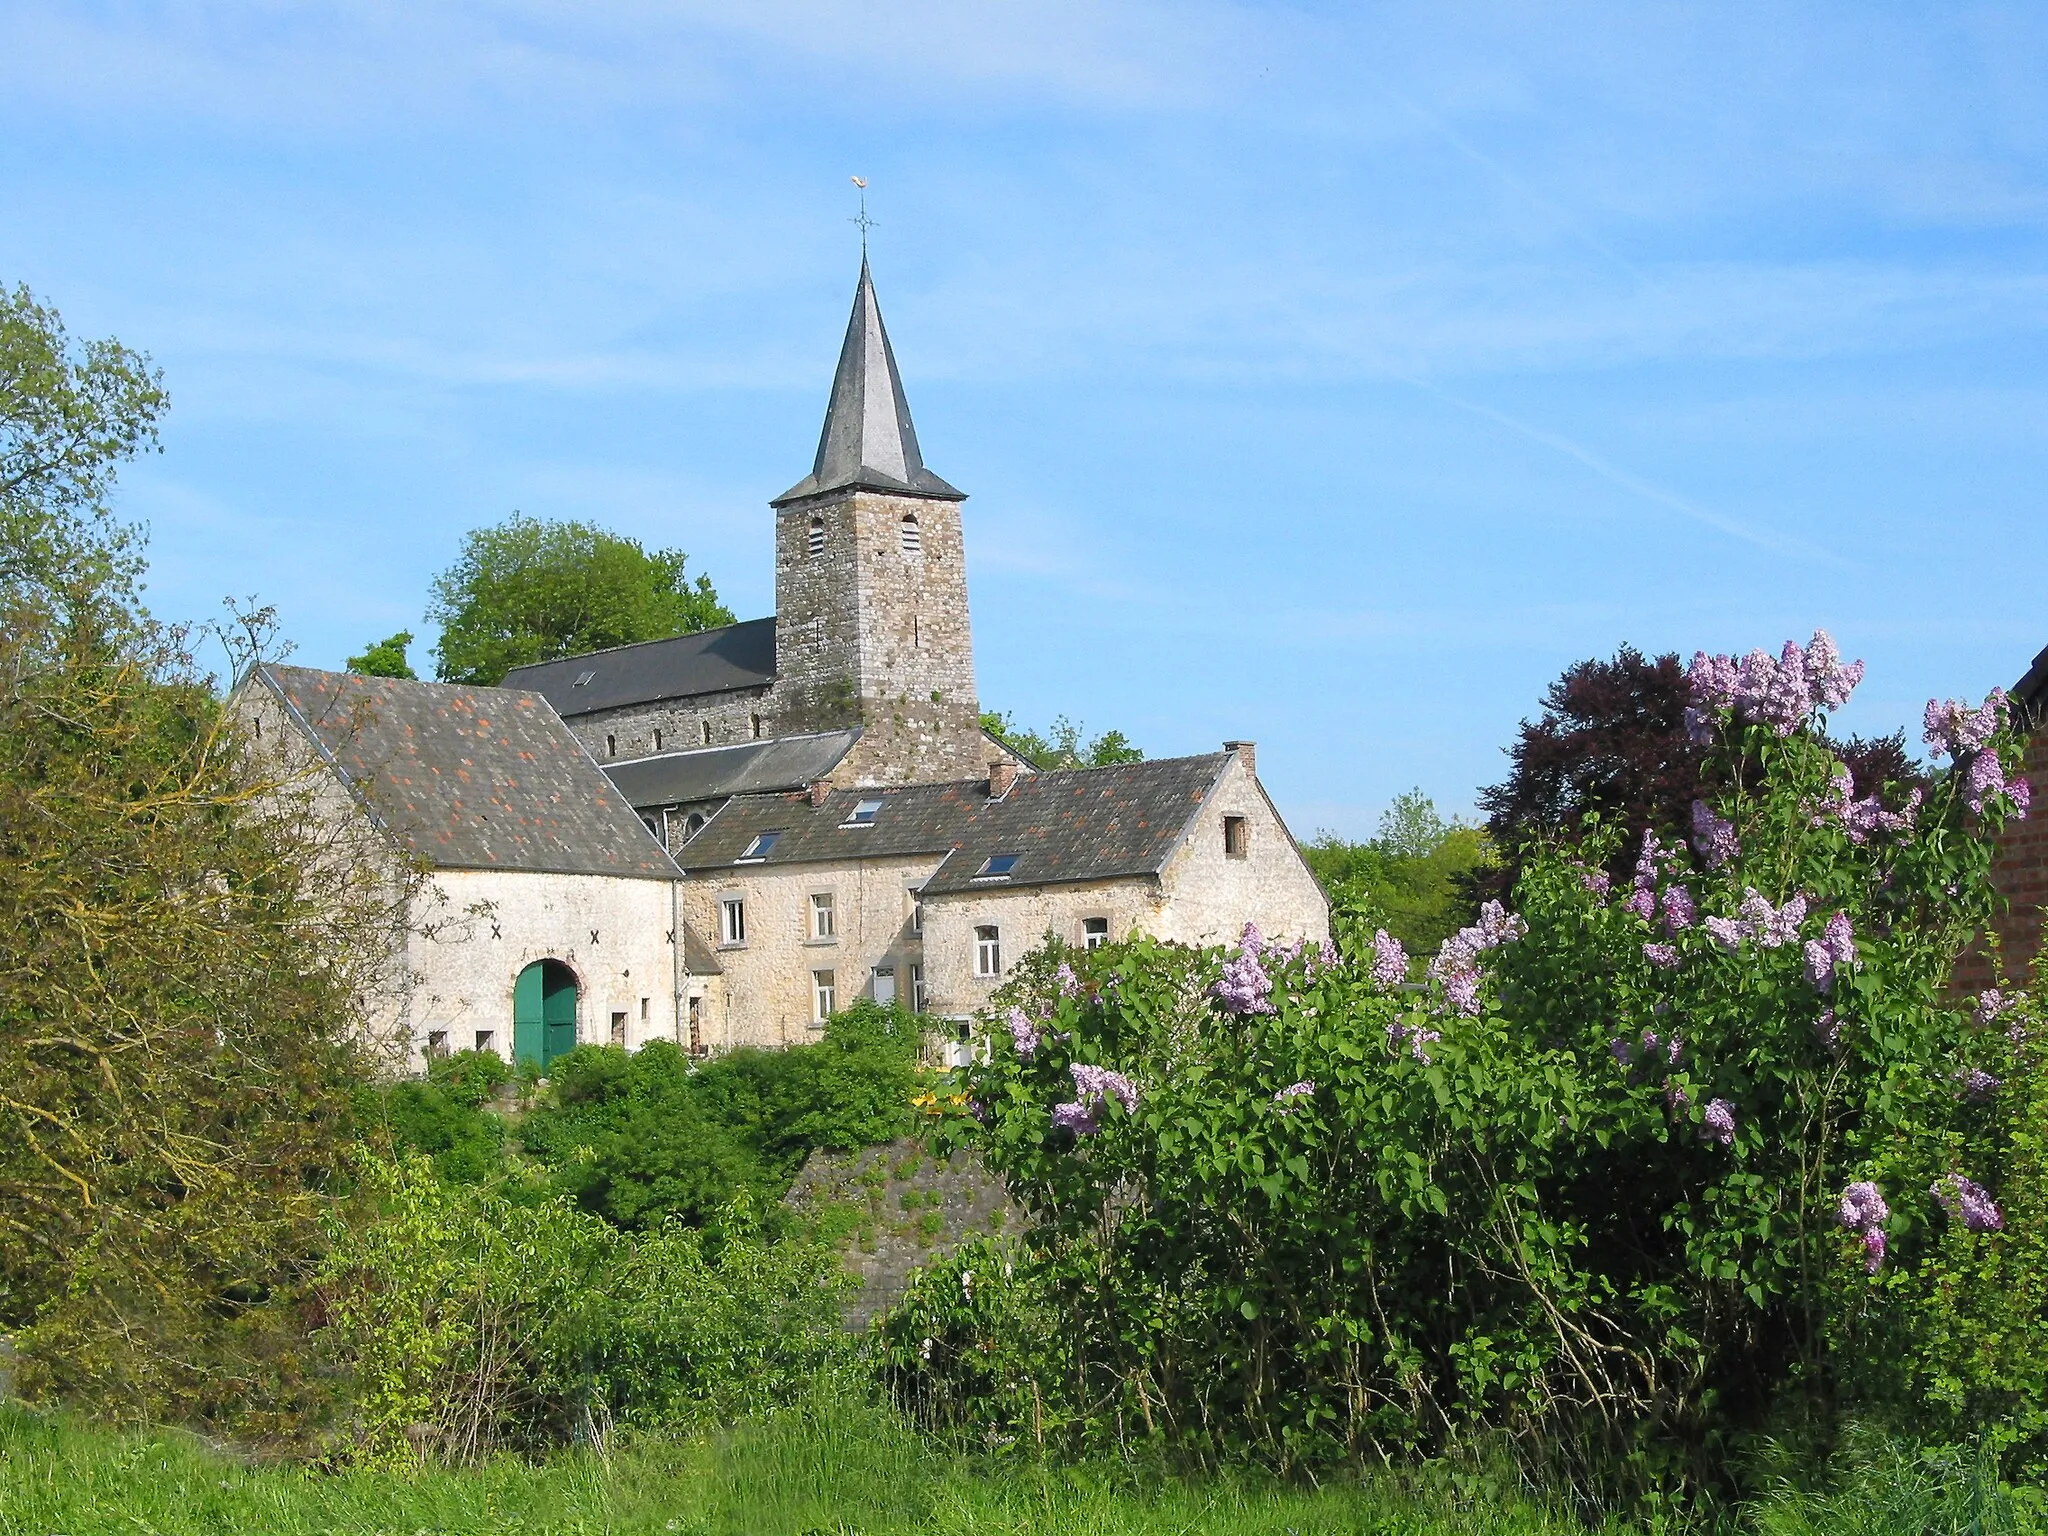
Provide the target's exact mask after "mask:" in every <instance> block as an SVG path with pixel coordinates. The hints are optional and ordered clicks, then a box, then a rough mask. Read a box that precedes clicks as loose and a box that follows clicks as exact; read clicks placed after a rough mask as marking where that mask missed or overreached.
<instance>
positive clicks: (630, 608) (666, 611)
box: [427, 512, 733, 687]
mask: <svg viewBox="0 0 2048 1536" xmlns="http://www.w3.org/2000/svg"><path fill="white" fill-rule="evenodd" d="M686 565H687V560H686V557H685V556H684V554H683V552H682V551H681V550H679V549H657V550H652V551H650V550H648V549H645V548H643V547H642V546H641V544H640V543H639V541H638V540H635V539H629V538H627V537H625V536H624V535H622V534H616V533H611V532H608V531H606V530H605V529H603V528H599V527H597V526H596V525H595V524H592V523H585V522H573V521H572V522H548V521H544V520H542V519H540V518H534V517H527V516H524V515H523V514H521V513H517V512H515V513H513V514H512V516H511V517H509V518H507V519H506V520H505V521H504V522H502V523H499V524H498V525H497V526H496V527H493V528H478V529H476V530H474V531H473V532H472V533H470V534H469V536H468V537H467V538H465V539H464V540H463V541H462V554H461V557H460V558H459V559H457V561H456V562H455V564H454V565H452V566H450V567H449V568H448V569H447V570H445V571H443V572H442V573H441V575H440V576H439V577H437V578H436V579H435V581H434V589H433V598H432V601H431V602H430V603H429V604H428V607H427V617H428V618H429V619H431V620H432V621H433V622H434V623H436V624H438V625H440V627H441V639H440V641H439V643H438V644H437V645H436V646H435V648H434V654H435V658H436V663H437V665H436V668H435V670H436V674H437V675H438V676H439V677H440V679H441V680H442V681H443V682H447V683H480V684H483V685H485V686H489V687H495V686H496V685H497V684H498V683H499V682H501V681H503V679H504V676H505V674H506V672H508V671H509V670H510V669H512V668H513V667H519V666H525V665H527V664H529V663H531V662H536V661H554V660H556V659H557V658H559V657H563V656H577V655H581V654H583V653H584V652H586V651H602V650H609V649H610V648H611V647H613V646H618V645H633V644H635V643H637V642H639V641H642V640H666V639H668V638H670V637H671V636H674V635H688V634H694V633H696V632H697V631H698V630H703V629H716V628H718V627H719V626H720V625H724V624H730V623H732V622H733V617H732V614H731V612H730V611H728V610H727V608H726V607H725V605H724V604H723V603H721V602H719V600H718V594H717V592H715V591H714V590H713V589H712V586H711V578H710V577H708V576H705V575H702V574H699V575H698V576H697V577H696V579H695V580H692V579H690V577H689V576H688V575H687V574H686V570H685V567H686Z"/></svg>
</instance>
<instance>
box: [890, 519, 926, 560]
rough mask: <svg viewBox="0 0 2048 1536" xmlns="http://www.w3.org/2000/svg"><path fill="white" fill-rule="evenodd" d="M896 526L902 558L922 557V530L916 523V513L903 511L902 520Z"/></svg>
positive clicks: (913, 558) (914, 558)
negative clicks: (900, 543) (901, 548)
mask: <svg viewBox="0 0 2048 1536" xmlns="http://www.w3.org/2000/svg"><path fill="white" fill-rule="evenodd" d="M898 527H899V530H900V531H899V532H898V534H897V537H898V538H899V539H900V540H901V541H902V545H903V558H904V559H906V560H916V559H920V558H922V557H923V555H924V530H923V529H922V528H920V527H918V525H917V515H916V514H915V513H912V512H906V513H904V514H903V521H902V523H900V524H899V525H898Z"/></svg>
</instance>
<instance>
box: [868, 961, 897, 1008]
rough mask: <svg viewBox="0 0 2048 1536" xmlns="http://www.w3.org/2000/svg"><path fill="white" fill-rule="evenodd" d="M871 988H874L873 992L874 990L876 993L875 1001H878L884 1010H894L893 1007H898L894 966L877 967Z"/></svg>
mask: <svg viewBox="0 0 2048 1536" xmlns="http://www.w3.org/2000/svg"><path fill="white" fill-rule="evenodd" d="M871 986H872V990H873V992H874V995H875V1001H876V1002H878V1003H880V1004H881V1005H882V1006H883V1007H884V1008H893V1007H895V1006H896V967H895V966H893V965H878V966H876V967H875V974H874V980H873V982H872V984H871Z"/></svg>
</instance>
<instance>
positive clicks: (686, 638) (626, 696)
mask: <svg viewBox="0 0 2048 1536" xmlns="http://www.w3.org/2000/svg"><path fill="white" fill-rule="evenodd" d="M586 672H588V673H590V674H591V677H590V681H589V682H587V683H584V684H581V685H580V686H579V685H578V683H577V681H576V679H577V678H579V677H581V676H583V674H584V673H586ZM774 681H775V620H774V619H772V618H768V619H748V620H746V621H745V622H743V623H739V624H727V625H725V626H723V627H722V628H719V629H706V630H701V631H699V632H698V633H697V634H694V635H677V636H675V637H674V638H673V639H670V640H643V641H641V642H640V643H639V644H638V645H621V646H617V647H614V648H613V649H612V650H609V651H591V652H589V653H588V654H586V655H582V656H568V657H564V658H563V659H562V660H560V661H538V662H535V663H534V664H533V665H531V666H526V667H514V668H513V669H512V670H511V671H510V672H507V673H506V674H505V686H506V687H507V688H527V689H531V690H532V691H533V692H535V693H537V694H539V695H540V696H541V697H542V698H544V699H546V700H547V701H548V703H549V704H551V705H553V706H554V709H555V713H556V714H558V715H560V716H561V717H562V718H563V719H565V720H571V719H574V718H575V717H576V716H578V715H587V714H591V713H593V712H594V711H597V710H600V709H617V708H619V707H620V706H622V705H627V704H648V703H652V702H653V701H655V700H657V699H684V698H690V697H692V696H693V695H696V694H700V693H724V692H728V691H729V690H731V689H734V688H761V687H765V686H767V685H768V684H769V683H772V682H774Z"/></svg>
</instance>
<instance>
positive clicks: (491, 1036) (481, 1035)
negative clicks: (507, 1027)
mask: <svg viewBox="0 0 2048 1536" xmlns="http://www.w3.org/2000/svg"><path fill="white" fill-rule="evenodd" d="M497 1038H498V1032H497V1031H496V1030H494V1029H480V1030H478V1031H477V1032H476V1048H477V1049H478V1050H480V1051H490V1050H496V1049H497V1045H496V1041H497Z"/></svg>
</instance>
